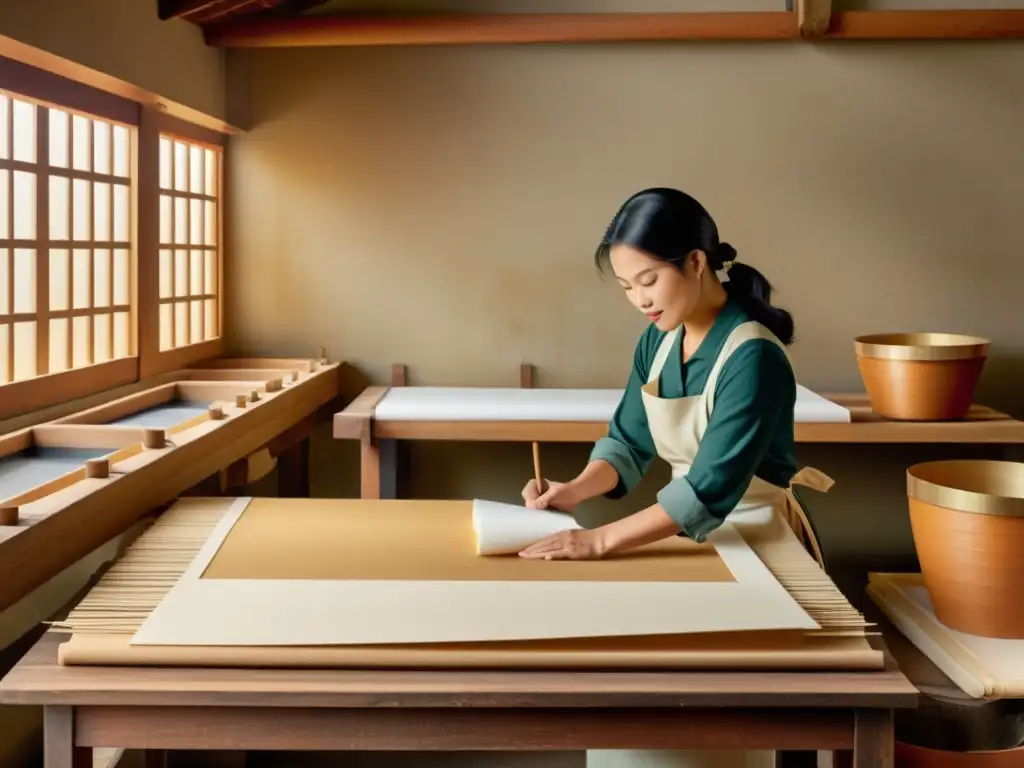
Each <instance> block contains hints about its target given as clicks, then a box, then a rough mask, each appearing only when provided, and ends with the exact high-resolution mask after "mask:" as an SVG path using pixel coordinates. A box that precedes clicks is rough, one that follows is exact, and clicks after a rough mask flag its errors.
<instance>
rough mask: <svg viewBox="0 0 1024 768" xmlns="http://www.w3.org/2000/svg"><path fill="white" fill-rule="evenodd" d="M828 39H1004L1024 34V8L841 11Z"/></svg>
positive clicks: (835, 17) (824, 36)
mask: <svg viewBox="0 0 1024 768" xmlns="http://www.w3.org/2000/svg"><path fill="white" fill-rule="evenodd" d="M821 37H822V39H825V40H1000V39H1014V38H1022V37H1024V10H1017V9H1006V10H994V9H993V10H967V9H963V10H951V11H908V10H896V11H841V12H836V13H834V14H832V22H831V25H830V27H829V30H828V32H827V33H825V34H824V35H822V36H821Z"/></svg>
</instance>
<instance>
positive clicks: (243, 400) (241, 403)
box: [235, 395, 249, 408]
mask: <svg viewBox="0 0 1024 768" xmlns="http://www.w3.org/2000/svg"><path fill="white" fill-rule="evenodd" d="M248 402H249V398H248V396H246V395H235V405H236V406H237V407H239V408H245V406H246V404H247V403H248Z"/></svg>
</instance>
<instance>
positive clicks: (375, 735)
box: [76, 706, 853, 751]
mask: <svg viewBox="0 0 1024 768" xmlns="http://www.w3.org/2000/svg"><path fill="white" fill-rule="evenodd" d="M852 726H853V716H852V713H851V712H849V711H844V710H842V709H838V710H836V709H821V710H815V709H797V708H794V709H791V710H787V709H782V710H778V709H777V710H761V711H758V710H754V709H752V708H749V707H747V708H743V709H740V710H735V709H725V708H716V709H703V710H702V709H694V708H683V707H678V708H675V709H648V708H644V709H632V710H631V709H624V710H614V709H613V710H609V709H596V710H595V709H570V710H548V709H541V710H536V709H534V710H523V709H496V708H490V709H474V708H461V709H406V708H390V707H378V708H374V709H336V708H329V707H323V708H316V709H298V708H285V709H274V708H268V707H266V706H262V707H214V708H198V707H189V706H182V707H168V708H163V707H161V708H146V707H86V708H83V709H81V710H79V714H78V724H77V727H76V741H77V743H79V744H87V745H102V746H107V745H114V744H123V745H125V746H127V747H129V748H131V747H143V746H144V747H147V748H160V749H203V750H215V749H240V750H242V749H245V750H310V749H312V750H323V751H346V750H400V751H404V750H417V751H421V750H422V751H435V750H516V751H523V750H530V751H538V750H583V749H685V748H691V749H730V748H731V749H736V748H746V749H800V748H805V749H807V748H810V749H814V748H818V749H824V750H829V749H842V748H847V747H849V746H850V745H851V743H852V741H853V727H852Z"/></svg>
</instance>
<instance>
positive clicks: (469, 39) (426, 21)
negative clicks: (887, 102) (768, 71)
mask: <svg viewBox="0 0 1024 768" xmlns="http://www.w3.org/2000/svg"><path fill="white" fill-rule="evenodd" d="M796 6H797V7H796V10H794V11H767V12H757V11H749V12H748V11H734V12H681V13H579V14H576V13H573V14H565V13H553V14H543V13H537V14H530V13H482V14H472V13H465V14H442V15H423V14H415V15H410V16H402V15H379V14H330V15H328V14H316V15H310V16H291V17H239V18H235V19H232V20H230V21H227V22H224V23H221V24H214V25H210V26H208V27H204V34H205V37H206V42H207V44H208V45H212V46H218V47H222V48H272V47H290V46H303V47H308V46H373V45H477V44H492V45H493V44H539V43H588V42H640V41H669V40H676V41H681V40H698V41H710V40H719V41H773V42H783V41H799V40H801V39H806V40H926V39H927V40H989V39H1000V38H1020V37H1024V11H1022V10H967V9H965V10H952V11H912V10H902V11H842V12H837V13H832V12H831V2H830V0H797V4H796Z"/></svg>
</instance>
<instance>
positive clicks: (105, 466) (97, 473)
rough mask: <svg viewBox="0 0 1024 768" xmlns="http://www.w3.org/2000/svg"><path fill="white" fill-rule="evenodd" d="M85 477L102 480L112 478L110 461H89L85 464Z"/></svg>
mask: <svg viewBox="0 0 1024 768" xmlns="http://www.w3.org/2000/svg"><path fill="white" fill-rule="evenodd" d="M85 476H86V477H92V478H96V479H98V480H102V479H103V478H106V477H110V460H109V459H89V460H88V461H87V462H85Z"/></svg>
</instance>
